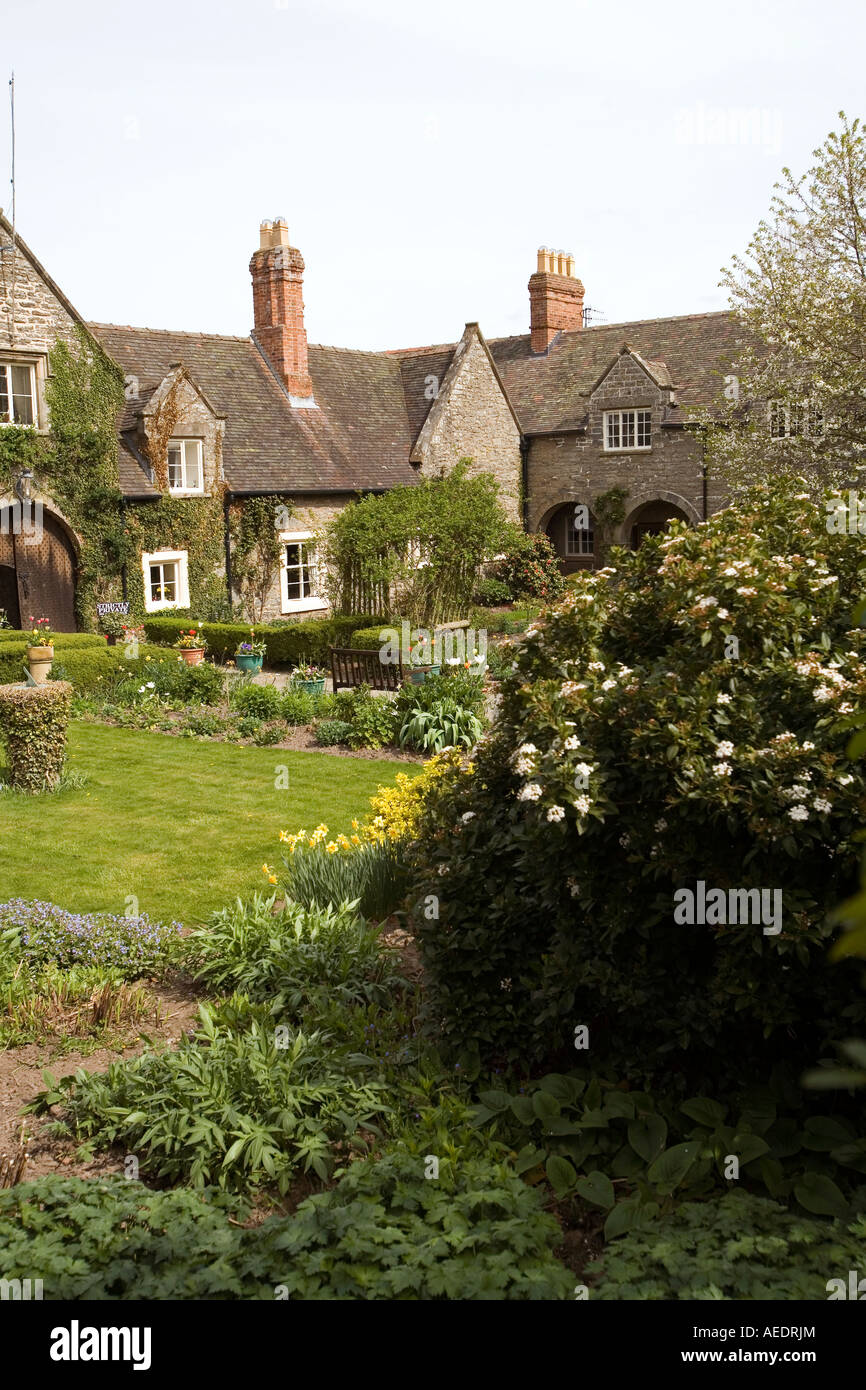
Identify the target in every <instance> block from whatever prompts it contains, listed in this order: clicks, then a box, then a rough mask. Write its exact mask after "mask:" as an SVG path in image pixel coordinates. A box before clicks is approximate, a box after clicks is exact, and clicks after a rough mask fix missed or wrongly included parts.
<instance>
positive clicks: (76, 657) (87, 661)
mask: <svg viewBox="0 0 866 1390" xmlns="http://www.w3.org/2000/svg"><path fill="white" fill-rule="evenodd" d="M124 650H125V649H124V648H123V647H121V646H118V647H107V646H106V645H105V642H104V641H100V642H98V643H97V644H96V645H95V646H87V647H79V646H65V645H64V646H60V647H58V646H56V645H55V649H54V662H53V664H52V667H51V673H50V677H49V679H50V680H52V681H57V680H68V681H69V682H70V684H71V685H72V686H73V687H74V689H75V691H76V693H77V694H89V693H92V692H95V691H98V690H99V689H103V690H106V689H109V688H110V687H111V686H112V685H113V684H114V682H115V681H116V680H119V679H121V678H122V677H123V676H129V675H140V674H142V673H144V672H146V671H147V669H148V663H150V662H165V661H176V660H177V653H176V652H168V651H166V650H165V648H163V647H148V646H145V645H144V644H141V645H140V646H139V648H138V651H139V655H138V656H137V657H135V658H129V657H127V656H125V655H124ZM26 667H27V644H26V643H23V642H4V643H2V644H0V686H3V685H20V684H22V683H23V682H24V679H25V675H24V672H25V669H26Z"/></svg>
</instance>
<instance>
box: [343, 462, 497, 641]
mask: <svg viewBox="0 0 866 1390" xmlns="http://www.w3.org/2000/svg"><path fill="white" fill-rule="evenodd" d="M468 462H469V461H468V460H461V461H460V463H458V464H457V466H456V467H455V468H453V469H452V471H451V472H450V473H449V474H447V475H446V476H445V477H443V478H425V479H423V480H422V481H420V482H419V483H418V484H417V485H416V486H412V487H395V488H391V489H390V490H389V491H388V492H386V493H383V494H382V495H381V496H370V497H365V498H364V499H363V500H362V501H360V502H356V503H354V504H352V505H351V506H348V507H344V508H343V510H342V511H341V512H339V513H338V514H337V515H336V517H334V519H333V521H332V522H331V523H330V526H329V528H328V536H327V543H326V547H325V550H326V555H325V559H326V563H327V564H328V567H329V571H330V573H331V575H332V583H333V587H334V595H333V597H334V600H335V603H336V606H337V607H338V608H340V609H342V610H343V611H345V612H349V611H354V612H356V613H366V614H370V615H371V616H372V615H374V614H377V613H388V614H396V613H401V614H403V615H404V616H406V617H408V619H409V620H410V622H413V623H418V624H421V625H423V626H425V627H432V626H433V625H434V624H435V623H437V622H443V621H444V622H447V621H451V620H452V619H456V618H461V617H463V616H464V613H465V611H466V609H467V608H468V607H469V603H470V601H471V598H472V593H473V590H474V589H475V585H476V581H477V578H478V575H479V573H480V571H481V568H482V566H483V564H484V562H485V560H486V558H487V556H488V555H490V554H493V553H494V552H495V551H498V550H501V549H503V548H504V546H505V544H506V542H507V541H508V542H510V541H511V539H512V538H513V537H514V536H515V535H516V534H517V528H516V527H514V526H513V525H512V524H511V523H510V522H509V521H508V519H507V517H506V514H505V511H504V509H503V507H502V505H501V503H500V502H499V497H498V487H497V484H496V482H495V481H494V479H493V478H492V476H490V475H489V474H486V473H485V474H481V475H479V476H478V477H474V478H470V477H469V476H468V474H467V466H468ZM356 626H357V625H356Z"/></svg>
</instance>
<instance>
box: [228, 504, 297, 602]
mask: <svg viewBox="0 0 866 1390" xmlns="http://www.w3.org/2000/svg"><path fill="white" fill-rule="evenodd" d="M293 515H294V511H293V508H292V503H291V500H290V499H289V498H288V497H285V496H282V497H247V498H245V499H244V500H243V501H242V502H238V503H236V504H235V505H234V506H233V507H232V509H231V527H232V546H233V554H232V579H233V581H234V584H235V586H236V587H237V588H238V589H239V590H240V594H241V598H242V601H243V605H244V611H245V613H246V616H247V617H248V618H249V619H250V620H251V621H253V622H257V623H258V622H261V620H262V618H263V617H264V610H265V605H266V603H267V599H268V595H269V594H270V592H271V590H272V588H273V586H274V583H275V581H276V578H277V576H278V574H279V572H280V556H281V550H282V547H281V545H280V540H279V535H280V531H282V530H285V528H286V526H287V525H288V522H289V521H290V519H291V517H292V516H293Z"/></svg>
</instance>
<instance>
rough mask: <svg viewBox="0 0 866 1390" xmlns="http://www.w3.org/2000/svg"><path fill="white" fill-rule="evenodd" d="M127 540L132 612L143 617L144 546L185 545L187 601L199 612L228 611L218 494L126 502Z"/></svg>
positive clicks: (200, 614) (148, 548) (128, 593)
mask: <svg viewBox="0 0 866 1390" xmlns="http://www.w3.org/2000/svg"><path fill="white" fill-rule="evenodd" d="M124 514H125V523H126V526H125V529H126V537H125V538H126V542H127V544H128V546H129V550H130V553H131V556H132V559H131V561H130V563H129V564H128V566H127V572H126V596H127V598H128V600H129V611H130V615H131V616H134V617H136V618H143V617H144V612H145V609H144V573H143V570H142V567H141V554H142V551H153V550H172V549H177V550H185V551H186V552H187V557H188V559H187V566H188V574H189V603H190V609H191V611H192V612H193V613H194V614H195V615H196V616H197V617H199V618H201V617H207V618H209V619H211V620H213V615H214V614H217V615H219V616H224V614H222V611H221V610H222V608H223V606H224V604H225V602H226V587H225V574H224V573H222V574H220V573H216V571H217V570H219V569H220V567H223V569H224V566H225V548H224V538H223V537H224V532H223V510H222V502H221V500H220V498H219V497H195V498H192V497H161V498H160V499H159V501H158V502H156V501H154V502H136V503H127V504H126V506H125V508H124Z"/></svg>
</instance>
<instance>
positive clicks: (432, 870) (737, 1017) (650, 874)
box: [414, 490, 866, 1076]
mask: <svg viewBox="0 0 866 1390" xmlns="http://www.w3.org/2000/svg"><path fill="white" fill-rule="evenodd" d="M825 516H826V512H825V510H824V507H823V505H822V504H821V503H820V501H819V502H818V503H817V504H816V503H814V502H813V501H810V499H809V497H808V496H807V495H805V494H795V493H794V492H793V491H792V490H788V491H785V492H784V493H783V494H782V495H778V494H777V495H775V496H773V495H771V493H770V492H769V491H768V490H757V491H756V492H754V493H753V494H750V497H749V498H748V499H747V501H746V502H745V503H743V504H741V505H740V506H738V508H737V509H736V510H734V509H730V510H728V511H725V512H723V513H720V514H719V515H717V516H715V517H713V518H712V519H711V520H710V521H709V522H707V523H704V524H703V525H701V526H698V527H696V528H694V529H688V528H686V527H685V526H675V527H674V528H673V529H672V530H671V531H670V532H669V533H668V534H667V535H666V536H663V537H654V538H651V539H649V540H647V541H646V542H645V543H644V545H643V546H642V547H641V549H640V550H639V551H637V552H634V553H632V552H621V551H620V552H615V553H614V557H613V558H614V561H615V565H616V568H615V569H612V570H608V571H603V572H601V573H599V574H597V575H587V576H584V577H583V579H582V582H580V583H579V584H577V585H576V586H573V587H572V591H571V592H570V593H569V595H568V596H567V597H566V598H565V599H564V601H563V602H562V603H560V604H559V605H558V606H557V607H556V608H555V609H553V610H551V611H550V612H549V613H548V614H547V615H546V616H545V617H544V618H543V619H540V620H538V622H537V623H536V625H535V627H534V628H531V629H530V630H529V632H528V633H527V635H526V638H525V641H524V642H523V644H522V646H521V647H520V648H519V649H518V653H517V660H516V663H515V669H514V670H513V671H512V672H511V674H510V676H509V677H508V678H507V679H506V680H505V682H504V686H503V700H502V706H501V711H500V716H499V720H498V723H497V725H496V726H495V728H494V730H493V732H492V733H491V734H490V735H488V736H487V737H486V738H485V739H483V740H482V742H481V743H480V744H479V746H478V748H477V749H476V750H475V752H474V753H473V755H472V759H473V760H472V762H471V764H469V765H468V766H466V767H465V768H464V770H463V771H462V772H461V773H454V774H453V775H452V776H451V777H450V778H449V779H447V780H445V781H444V782H442V783H440V784H438V785H437V791H436V794H435V798H434V799H432V800H431V802H430V805H429V808H428V819H427V824H426V827H425V832H424V835H423V837H422V839H423V842H424V843H425V846H426V848H425V853H424V859H423V862H422V869H421V872H420V874H419V878H418V881H417V883H416V885H415V889H416V892H415V895H414V897H415V899H416V900H417V901H418V903H419V904H421V905H423V903H424V901H425V895H427V894H430V893H436V894H437V895H438V896H437V901H438V916H437V917H436V918H435V919H434V918H431V917H430V915H429V914H428V915H425V913H424V911H423V910H422V909H421V907H419V910H418V912H417V914H416V929H417V931H418V936H419V939H420V942H421V947H422V951H423V954H424V958H425V964H426V967H427V972H428V980H429V983H430V1007H431V1011H432V1014H433V1016H434V1018H435V1021H436V1024H437V1026H438V1028H439V1030H440V1034H441V1036H442V1039H443V1041H444V1042H445V1044H446V1045H447V1046H448V1047H449V1048H450V1049H451V1050H452V1051H454V1052H458V1053H459V1052H461V1051H465V1050H467V1049H468V1050H470V1051H476V1052H477V1053H479V1054H480V1055H481V1056H482V1057H483V1058H494V1057H504V1058H508V1059H522V1060H524V1061H529V1060H531V1059H533V1058H539V1057H542V1056H548V1057H549V1056H551V1055H552V1054H555V1053H556V1052H557V1051H558V1050H559V1049H568V1050H569V1051H570V1055H571V1057H572V1059H573V1060H585V1058H583V1057H581V1055H580V1054H575V1052H574V1051H573V1047H574V1046H582V1043H578V1042H576V1041H575V1037H576V1036H577V1034H576V1031H575V1030H579V1029H581V1028H583V1027H585V1028H586V1029H588V1034H584V1035H581V1036H583V1037H584V1038H585V1037H587V1036H588V1046H589V1049H590V1053H591V1054H592V1057H593V1061H595V1060H596V1059H597V1058H600V1057H606V1058H607V1059H610V1060H613V1061H615V1062H616V1063H617V1064H618V1065H621V1066H622V1067H623V1068H625V1069H631V1070H632V1071H641V1070H643V1071H647V1070H650V1071H653V1070H656V1071H658V1070H664V1069H665V1068H668V1067H670V1068H671V1069H675V1070H680V1071H686V1072H688V1073H690V1074H694V1075H701V1076H712V1075H716V1076H719V1075H721V1074H722V1073H736V1072H737V1071H738V1070H739V1071H742V1068H743V1066H744V1065H750V1064H753V1063H754V1064H757V1065H759V1066H760V1072H761V1074H766V1073H767V1069H768V1068H769V1066H770V1065H771V1064H772V1062H774V1061H776V1060H783V1059H784V1060H786V1061H787V1062H789V1063H794V1064H795V1065H796V1064H799V1059H801V1058H802V1060H803V1061H804V1062H808V1061H810V1060H811V1059H813V1058H814V1057H815V1056H816V1055H820V1048H821V1046H822V1045H823V1044H825V1043H829V1042H830V1041H831V1040H832V1039H834V1038H836V1037H838V1036H840V1035H841V1036H848V1035H850V1033H851V1032H852V1031H853V1030H852V1023H853V1022H854V1020H855V1018H857V1017H858V1016H862V1014H863V1012H864V1009H863V1002H862V1000H863V996H862V991H861V990H860V989H858V988H857V986H856V976H857V967H856V966H850V963H848V964H844V963H843V964H842V965H830V964H829V963H828V959H827V957H828V945H829V938H830V936H831V935H832V934H833V931H834V928H833V926H832V925H830V923H829V922H828V913H829V912H830V911H831V910H832V908H833V907H834V906H835V905H836V904H837V903H838V902H839V901H840V899H842V898H844V897H845V895H846V894H847V893H848V892H850V891H851V888H852V886H853V885H854V883H855V882H856V868H857V862H858V846H857V844H856V843H855V839H854V836H855V834H856V831H857V828H858V827H859V826H860V825H861V824H862V823H863V815H864V811H866V796H864V789H866V782H864V775H863V768H862V766H860V765H858V764H857V763H851V762H849V761H848V759H847V757H846V752H845V749H846V742H847V738H848V733H847V730H846V728H845V726H846V723H849V722H850V721H851V719H852V718H854V717H856V716H855V711H856V709H857V707H858V706H859V705H860V702H861V701H862V698H863V693H864V690H866V665H864V660H863V655H864V638H866V633H864V631H863V630H862V629H860V628H859V627H856V626H853V624H854V622H855V619H854V617H853V616H852V615H853V611H854V609H855V605H856V602H857V599H858V598H859V597H860V595H861V594H862V580H861V579H859V578H858V570H859V568H860V565H861V559H862V556H861V547H860V542H859V541H858V538H857V537H856V536H841V535H840V536H836V535H828V533H827V530H826V527H825ZM468 812H472V813H473V814H472V816H471V818H470V819H468V820H467V813H468ZM700 884H703V885H704V887H705V891H706V892H707V893H709V891H710V890H711V889H721V890H722V892H723V894H724V895H725V896H726V900H727V895H728V894H729V892H730V890H737V889H739V890H747V889H754V888H759V889H765V890H772V892H775V890H781V895H782V896H781V904H782V913H781V921H780V924H779V925H778V926H777V927H772V928H770V929H769V930H765V929H764V927H763V926H762V923H761V921H760V920H757V921H755V920H749V921H745V922H743V921H734V920H730V921H727V920H725V913H724V912H722V913H721V916H720V914H719V912H718V911H717V910H714V911H708V912H707V913H706V919H705V920H702V921H701V920H699V921H697V922H695V924H694V925H688V924H687V923H686V924H681V922H679V921H677V919H676V918H675V901H676V899H675V894H677V893H678V892H680V891H681V890H691V891H692V892H693V893H695V894H696V895H698V896H700V892H701V889H700ZM721 896H722V894H719V897H721ZM771 896H772V893H771ZM730 915H731V914H730V913H728V916H730ZM735 915H736V914H735ZM742 915H746V914H745V913H743V914H742ZM714 917H715V919H716V920H714ZM843 1013H844V1017H843ZM816 1048H817V1049H818V1052H817V1053H816V1050H815V1049H816Z"/></svg>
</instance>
